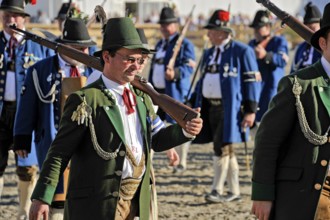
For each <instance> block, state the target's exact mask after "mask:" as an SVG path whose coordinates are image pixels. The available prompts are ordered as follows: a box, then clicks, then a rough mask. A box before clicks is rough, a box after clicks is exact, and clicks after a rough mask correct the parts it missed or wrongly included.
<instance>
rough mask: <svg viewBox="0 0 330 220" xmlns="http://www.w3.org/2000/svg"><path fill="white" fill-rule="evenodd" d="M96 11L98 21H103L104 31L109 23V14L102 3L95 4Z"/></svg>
mask: <svg viewBox="0 0 330 220" xmlns="http://www.w3.org/2000/svg"><path fill="white" fill-rule="evenodd" d="M94 13H95V16H96V20H97V21H98V22H101V24H102V31H103V32H104V29H105V26H106V24H107V14H106V13H105V11H104V9H103V7H102V6H101V5H97V6H95V9H94Z"/></svg>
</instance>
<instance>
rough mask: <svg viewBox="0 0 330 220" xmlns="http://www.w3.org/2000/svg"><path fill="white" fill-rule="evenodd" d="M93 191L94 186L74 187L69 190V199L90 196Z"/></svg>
mask: <svg viewBox="0 0 330 220" xmlns="http://www.w3.org/2000/svg"><path fill="white" fill-rule="evenodd" d="M92 192H93V188H92V187H90V188H82V189H72V190H69V191H68V198H69V199H79V198H85V197H89V196H90V195H91V194H92Z"/></svg>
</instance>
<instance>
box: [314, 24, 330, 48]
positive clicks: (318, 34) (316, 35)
mask: <svg viewBox="0 0 330 220" xmlns="http://www.w3.org/2000/svg"><path fill="white" fill-rule="evenodd" d="M329 29H330V25H327V26H324V27H322V28H321V29H319V30H318V31H316V32H315V33H314V34H313V35H312V37H311V44H312V46H313V47H315V48H316V49H318V50H321V47H320V45H319V38H320V37H321V36H322V35H324V34H325V32H326V31H327V30H329Z"/></svg>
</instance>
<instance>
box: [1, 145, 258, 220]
mask: <svg viewBox="0 0 330 220" xmlns="http://www.w3.org/2000/svg"><path fill="white" fill-rule="evenodd" d="M236 150H237V155H238V160H239V164H240V186H241V195H242V200H241V201H239V202H228V203H219V204H209V203H207V202H206V201H205V199H204V196H205V194H206V193H208V192H209V191H210V185H211V184H212V175H213V168H212V166H213V165H212V155H213V154H212V152H213V150H212V146H211V145H210V144H207V145H191V147H190V151H189V155H188V167H187V170H186V171H184V172H183V173H180V174H173V172H172V171H173V168H172V167H170V166H168V160H167V157H166V155H165V153H156V154H155V156H154V169H155V174H156V179H157V191H158V209H159V219H173V220H174V219H175V220H179V219H193V220H250V219H251V220H252V219H255V218H254V217H253V216H252V215H250V208H251V201H250V191H251V171H247V170H246V167H245V154H244V152H245V151H244V147H243V146H238V147H237V149H236ZM248 150H249V153H250V154H251V152H252V145H251V143H250V144H249V147H248ZM17 206H18V196H17V177H16V174H15V166H14V159H13V156H12V155H11V159H10V163H9V166H8V168H7V170H6V174H5V186H4V190H3V195H2V198H1V201H0V220H15V219H16V214H17Z"/></svg>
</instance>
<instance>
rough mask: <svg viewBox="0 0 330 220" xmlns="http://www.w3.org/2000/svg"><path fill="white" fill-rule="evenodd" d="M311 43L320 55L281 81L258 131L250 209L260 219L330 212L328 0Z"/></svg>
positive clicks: (312, 216) (280, 219) (304, 219)
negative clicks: (308, 64)
mask: <svg viewBox="0 0 330 220" xmlns="http://www.w3.org/2000/svg"><path fill="white" fill-rule="evenodd" d="M311 44H312V46H313V47H315V48H316V49H318V50H319V51H321V52H322V58H321V59H320V60H319V61H318V62H316V63H315V64H313V65H311V66H309V67H307V68H305V69H302V70H300V71H298V72H296V73H295V74H293V75H290V76H287V77H284V78H283V79H282V80H281V81H280V83H279V87H278V93H277V95H276V96H275V97H274V98H273V100H272V101H271V103H270V107H269V110H268V111H267V113H266V114H265V115H264V117H263V119H262V120H261V124H260V127H259V128H258V131H257V134H256V139H255V151H254V167H253V177H252V200H253V206H252V213H253V214H255V215H256V217H257V218H258V219H259V220H268V219H278V220H292V219H299V220H311V219H318V220H321V219H322V220H324V219H329V216H330V183H329V181H330V176H329V158H330V139H329V137H328V131H329V128H330V127H329V126H330V117H329V116H330V79H329V75H330V3H329V4H327V5H326V6H325V8H324V13H323V18H322V20H321V29H320V30H318V31H316V32H315V33H314V34H313V35H312V38H311Z"/></svg>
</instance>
